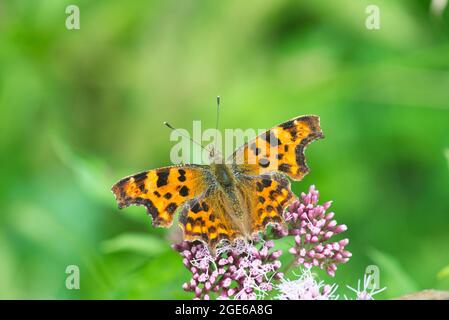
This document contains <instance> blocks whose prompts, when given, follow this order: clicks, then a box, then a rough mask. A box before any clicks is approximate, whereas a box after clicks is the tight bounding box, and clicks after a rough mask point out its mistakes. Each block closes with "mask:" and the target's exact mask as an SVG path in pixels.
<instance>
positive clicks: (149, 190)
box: [112, 115, 324, 252]
mask: <svg viewBox="0 0 449 320" xmlns="http://www.w3.org/2000/svg"><path fill="white" fill-rule="evenodd" d="M321 138H324V136H323V133H322V131H321V128H320V119H319V117H318V116H313V115H311V116H300V117H296V118H294V119H291V120H289V121H286V122H284V123H282V124H280V125H278V126H276V127H274V128H272V129H270V130H267V131H266V132H264V133H263V134H261V135H259V136H257V137H256V138H254V139H253V140H251V141H249V142H247V143H246V144H244V145H243V146H241V147H239V148H238V149H236V150H235V152H234V153H233V154H232V155H231V156H230V157H229V158H227V159H226V161H223V159H221V158H220V156H218V155H215V156H214V159H213V161H212V162H211V164H210V165H200V164H185V165H175V166H168V167H162V168H158V169H154V170H149V171H144V172H141V173H137V174H134V175H131V176H128V177H126V178H123V179H121V180H120V181H118V182H117V183H116V184H114V185H113V186H112V192H113V193H114V195H115V197H116V200H117V202H118V206H119V208H123V207H127V206H130V205H143V206H145V207H146V209H147V211H148V213H149V215H151V216H152V220H153V226H155V227H165V228H167V227H170V226H171V225H172V223H173V220H174V215H175V213H176V212H179V219H178V220H179V225H180V227H181V228H182V230H183V232H184V239H185V240H187V241H195V240H200V241H202V242H203V243H205V244H206V245H207V246H208V248H209V250H210V251H211V252H215V249H216V247H217V246H218V245H219V244H220V243H221V242H222V241H229V242H231V243H232V242H233V241H235V240H236V239H239V238H243V239H246V240H251V239H252V238H253V237H254V236H256V235H257V234H259V233H260V232H264V231H265V228H266V226H267V225H269V224H282V223H283V216H282V214H283V212H284V210H285V209H286V207H287V206H288V205H289V204H290V203H292V202H293V201H294V199H295V196H294V195H293V193H292V191H291V189H290V181H289V179H288V178H287V177H289V178H291V179H292V180H295V181H299V180H301V179H302V178H303V177H304V176H305V175H306V174H307V173H308V172H309V168H308V166H307V164H306V161H305V155H304V150H305V149H306V147H307V145H308V144H309V143H311V142H312V141H314V140H316V139H321Z"/></svg>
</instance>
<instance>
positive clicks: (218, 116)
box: [214, 96, 220, 153]
mask: <svg viewBox="0 0 449 320" xmlns="http://www.w3.org/2000/svg"><path fill="white" fill-rule="evenodd" d="M216 118H217V120H216V122H215V146H214V153H215V152H217V139H218V123H219V121H218V120H219V119H220V96H217V117H216Z"/></svg>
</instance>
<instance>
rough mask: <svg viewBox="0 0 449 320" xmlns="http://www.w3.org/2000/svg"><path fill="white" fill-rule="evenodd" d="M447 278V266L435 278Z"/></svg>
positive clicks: (448, 267) (448, 273) (448, 271)
mask: <svg viewBox="0 0 449 320" xmlns="http://www.w3.org/2000/svg"><path fill="white" fill-rule="evenodd" d="M447 277H449V265H447V266H445V267H444V268H443V269H441V270H440V272H438V273H437V278H438V279H440V280H441V279H444V278H447Z"/></svg>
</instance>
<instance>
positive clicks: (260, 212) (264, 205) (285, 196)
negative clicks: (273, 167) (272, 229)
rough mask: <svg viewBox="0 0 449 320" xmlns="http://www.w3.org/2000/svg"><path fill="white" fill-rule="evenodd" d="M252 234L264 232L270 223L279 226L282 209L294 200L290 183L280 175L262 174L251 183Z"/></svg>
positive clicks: (281, 218)
mask: <svg viewBox="0 0 449 320" xmlns="http://www.w3.org/2000/svg"><path fill="white" fill-rule="evenodd" d="M252 188H253V192H252V194H253V199H252V208H251V210H250V211H251V230H252V232H259V231H262V232H263V231H265V228H266V226H267V225H268V224H270V223H278V224H281V223H282V222H283V221H284V219H283V217H282V213H283V212H284V209H285V208H286V207H287V206H288V205H289V204H290V203H291V202H292V201H293V200H294V195H293V193H292V191H291V190H290V181H289V180H288V179H287V178H286V177H285V176H284V175H282V174H279V173H273V174H264V175H260V176H257V177H255V178H254V179H253V181H252Z"/></svg>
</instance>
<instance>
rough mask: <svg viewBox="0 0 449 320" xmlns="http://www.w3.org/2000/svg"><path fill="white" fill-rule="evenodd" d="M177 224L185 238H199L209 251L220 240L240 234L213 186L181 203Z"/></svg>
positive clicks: (213, 248) (192, 239)
mask: <svg viewBox="0 0 449 320" xmlns="http://www.w3.org/2000/svg"><path fill="white" fill-rule="evenodd" d="M179 224H180V226H181V228H182V230H183V231H184V238H185V240H188V241H194V240H201V241H203V242H205V243H206V244H207V245H208V247H209V249H210V250H211V251H214V250H215V247H216V246H217V245H218V244H219V243H220V241H222V240H228V241H233V240H234V239H236V238H237V237H239V236H241V232H240V231H239V229H238V227H237V226H236V225H235V224H234V222H233V221H232V219H231V218H230V215H229V213H228V212H226V210H225V209H224V206H223V203H222V201H221V195H220V194H219V192H218V191H217V190H216V189H215V188H214V187H210V188H209V190H207V191H206V192H205V193H204V194H203V195H201V196H199V197H197V198H194V199H191V200H189V201H188V202H187V203H185V204H184V205H183V207H182V209H181V211H180V214H179Z"/></svg>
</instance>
